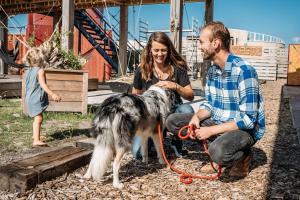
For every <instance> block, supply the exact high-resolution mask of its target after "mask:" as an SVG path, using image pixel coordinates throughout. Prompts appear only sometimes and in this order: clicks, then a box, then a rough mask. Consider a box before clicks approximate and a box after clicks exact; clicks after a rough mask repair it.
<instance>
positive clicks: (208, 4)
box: [201, 0, 214, 87]
mask: <svg viewBox="0 0 300 200" xmlns="http://www.w3.org/2000/svg"><path fill="white" fill-rule="evenodd" d="M213 11H214V0H206V1H205V24H207V23H208V22H211V21H213V13H214V12H213ZM210 65H211V60H203V65H202V70H201V78H202V86H203V87H204V86H205V84H206V74H207V70H208V68H209V67H210Z"/></svg>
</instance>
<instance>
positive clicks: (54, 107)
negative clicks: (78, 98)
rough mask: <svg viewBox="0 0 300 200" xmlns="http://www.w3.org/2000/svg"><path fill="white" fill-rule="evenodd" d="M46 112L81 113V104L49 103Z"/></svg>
mask: <svg viewBox="0 0 300 200" xmlns="http://www.w3.org/2000/svg"><path fill="white" fill-rule="evenodd" d="M46 111H58V112H81V111H82V102H68V101H66V102H55V101H50V102H49V106H48V108H47V109H46Z"/></svg>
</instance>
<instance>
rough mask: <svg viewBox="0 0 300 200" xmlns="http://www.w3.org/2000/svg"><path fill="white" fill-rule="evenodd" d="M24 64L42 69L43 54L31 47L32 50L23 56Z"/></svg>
mask: <svg viewBox="0 0 300 200" xmlns="http://www.w3.org/2000/svg"><path fill="white" fill-rule="evenodd" d="M25 62H26V63H27V64H28V65H29V66H30V67H32V66H38V67H43V65H42V62H43V54H42V51H41V50H40V49H38V48H36V47H33V48H32V49H30V50H28V51H27V54H26V56H25Z"/></svg>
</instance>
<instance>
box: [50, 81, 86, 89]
mask: <svg viewBox="0 0 300 200" xmlns="http://www.w3.org/2000/svg"><path fill="white" fill-rule="evenodd" d="M47 85H48V86H49V88H51V90H54V91H60V90H62V91H65V90H68V91H81V90H82V88H81V86H82V82H81V81H66V80H47Z"/></svg>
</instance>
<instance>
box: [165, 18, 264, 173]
mask: <svg viewBox="0 0 300 200" xmlns="http://www.w3.org/2000/svg"><path fill="white" fill-rule="evenodd" d="M200 45H201V51H202V52H203V58H204V59H210V60H212V61H213V65H212V66H210V68H209V69H208V72H207V76H206V79H207V83H206V86H205V93H206V94H205V95H206V101H205V102H204V103H203V104H201V105H200V107H199V111H198V112H197V113H196V114H194V115H193V114H181V113H175V114H172V115H170V116H169V117H168V119H167V122H166V126H167V128H168V130H169V131H170V132H172V133H174V134H177V133H178V131H179V129H180V128H181V127H182V126H184V125H187V124H190V125H192V126H194V127H195V131H194V133H193V134H192V135H191V138H197V139H199V140H204V139H209V140H212V139H214V140H213V142H212V143H211V144H210V145H209V148H208V150H209V154H210V156H211V158H212V160H213V161H214V164H219V165H221V166H223V167H226V168H229V169H230V167H231V169H230V171H229V175H231V176H235V177H245V176H247V174H248V173H249V165H250V162H251V156H252V154H251V146H253V145H254V144H255V142H256V141H257V140H259V139H261V138H262V136H263V134H264V131H265V116H264V108H263V98H262V95H261V91H260V88H259V83H258V77H257V73H256V71H255V69H254V68H253V67H252V66H249V65H248V64H247V63H246V62H245V61H243V60H242V59H241V58H239V57H237V56H235V55H233V54H231V53H230V49H229V48H230V33H229V31H228V29H227V28H226V27H225V26H224V24H223V23H221V22H211V23H208V24H207V25H205V26H204V27H203V28H202V30H201V32H200ZM207 167H208V165H207V166H204V169H203V171H207V169H208V168H207Z"/></svg>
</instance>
